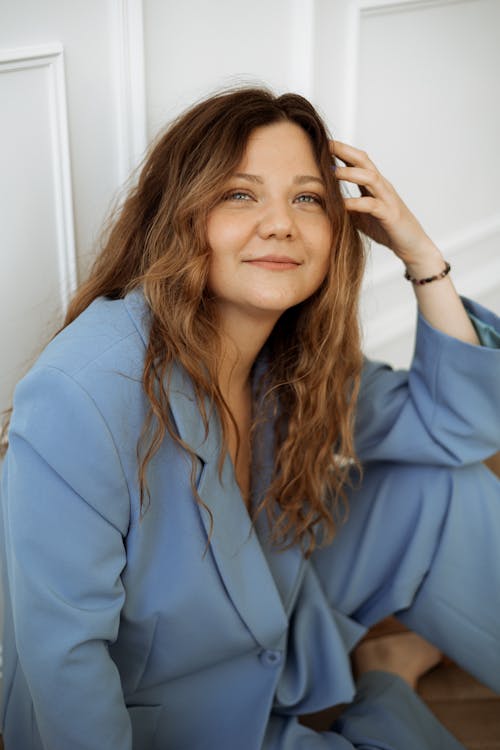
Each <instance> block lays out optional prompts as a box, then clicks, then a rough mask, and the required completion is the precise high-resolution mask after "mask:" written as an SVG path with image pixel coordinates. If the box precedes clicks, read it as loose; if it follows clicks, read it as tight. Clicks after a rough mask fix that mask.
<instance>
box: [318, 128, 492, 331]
mask: <svg viewBox="0 0 500 750" xmlns="http://www.w3.org/2000/svg"><path fill="white" fill-rule="evenodd" d="M331 144H332V146H331V148H332V154H333V155H335V156H337V157H339V158H340V159H341V160H342V161H344V162H345V164H346V165H347V166H345V167H342V166H340V165H336V167H335V176H336V178H337V179H340V180H347V181H348V182H354V183H355V184H357V185H358V186H359V188H360V191H361V197H359V198H346V199H345V205H346V208H347V209H348V211H351V212H352V214H353V219H354V223H355V225H356V226H357V228H358V229H359V230H360V231H362V232H363V233H364V234H366V235H367V236H368V237H370V238H371V239H373V240H375V242H378V243H380V244H382V245H385V246H386V247H388V248H390V249H391V250H392V251H393V252H394V254H395V255H396V256H397V257H398V258H400V260H401V261H402V262H403V263H404V265H405V266H406V271H407V273H408V275H409V276H410V277H411V278H412V279H417V280H420V279H426V278H429V277H432V276H437V275H438V274H440V273H441V272H442V271H443V270H444V269H445V264H446V262H445V260H444V258H443V256H442V255H441V252H440V251H439V249H438V248H437V247H436V245H435V244H434V243H433V242H432V240H431V239H430V237H429V236H428V235H427V234H426V233H425V232H424V230H423V228H422V226H421V225H420V223H419V222H418V220H417V219H416V217H415V216H414V215H413V214H412V213H411V211H410V210H409V208H408V207H407V206H406V204H405V203H404V202H403V201H402V200H401V198H400V196H399V195H398V193H397V192H396V190H395V189H394V187H393V186H392V185H391V183H390V182H389V181H388V180H386V179H385V177H383V175H381V174H380V172H379V171H378V169H377V168H376V166H375V164H374V163H373V162H372V161H371V159H370V158H369V157H368V155H367V154H366V153H365V152H364V151H360V150H359V149H357V148H354V147H353V146H349V145H347V144H346V143H340V142H339V141H335V142H334V141H332V142H331ZM412 286H413V288H414V291H415V295H416V298H417V302H418V307H419V310H420V312H421V314H422V315H423V316H424V318H425V319H426V320H427V322H428V323H430V324H431V325H432V326H433V327H434V328H436V329H437V330H439V331H442V332H443V333H446V334H447V335H448V336H453V337H454V338H456V339H459V340H461V341H465V342H466V343H468V344H476V345H477V344H479V343H480V342H479V339H478V337H477V335H476V332H475V330H474V327H473V325H472V323H471V322H470V320H469V317H468V316H467V313H466V311H465V309H464V306H463V304H462V302H461V300H460V297H459V296H458V294H457V292H456V291H455V288H454V286H453V283H452V281H451V279H450V276H449V275H447V276H445V277H444V278H441V279H439V280H436V281H433V282H431V283H426V284H412Z"/></svg>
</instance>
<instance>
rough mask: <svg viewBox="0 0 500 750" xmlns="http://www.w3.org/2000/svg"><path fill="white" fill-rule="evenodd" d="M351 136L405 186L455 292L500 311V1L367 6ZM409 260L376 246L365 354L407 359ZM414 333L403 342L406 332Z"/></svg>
mask: <svg viewBox="0 0 500 750" xmlns="http://www.w3.org/2000/svg"><path fill="white" fill-rule="evenodd" d="M361 6H362V8H363V7H364V8H365V10H364V11H363V10H362V11H361V19H360V28H359V33H360V37H359V45H358V54H359V61H358V85H357V106H356V128H355V133H354V138H355V141H356V143H357V145H359V146H360V147H361V148H364V149H366V150H367V151H368V152H369V154H370V155H371V156H372V158H373V159H374V161H375V162H376V163H377V165H378V166H379V167H380V169H381V170H382V172H383V173H384V174H385V175H386V176H387V177H388V178H389V179H390V180H391V181H392V182H393V183H394V184H395V185H396V186H397V188H398V189H399V191H400V192H401V194H402V196H403V197H404V198H405V200H406V201H407V203H408V204H409V206H410V207H411V208H412V210H413V211H414V213H415V214H416V215H417V216H418V218H419V219H420V220H421V222H422V223H423V225H424V227H425V229H426V231H427V232H428V233H429V234H430V236H431V237H432V238H433V239H434V241H435V242H436V243H437V244H438V245H439V246H440V247H441V248H442V250H443V253H444V254H445V256H446V257H447V258H448V259H449V260H450V262H451V263H452V266H453V277H454V279H455V280H456V283H457V286H458V288H459V290H460V291H461V292H463V293H465V294H470V295H471V296H475V297H476V298H477V299H479V301H481V300H482V299H484V300H485V301H486V296H488V299H491V298H492V297H493V299H495V294H494V292H495V289H496V291H497V295H496V304H495V305H494V306H495V308H496V309H497V310H499V309H500V275H499V269H498V262H499V261H498V258H499V253H498V247H499V244H500V243H499V240H500V231H499V230H500V210H499V204H498V174H499V173H500V150H499V148H498V133H499V132H500V89H499V87H498V72H499V71H500V44H499V41H500V3H498V2H497V1H496V0H461V2H455V1H453V0H448V1H447V2H445V1H443V0H441V2H431V1H430V0H426V1H422V2H418V0H416V1H414V2H412V1H410V2H400V3H394V2H382V0H366V2H364V3H362V4H361ZM400 276H401V264H400V263H399V262H398V261H397V260H395V259H394V257H393V256H392V254H391V253H390V252H388V251H387V250H385V249H382V248H379V247H376V246H375V247H374V248H373V258H372V260H371V263H370V268H369V273H368V274H367V280H366V286H367V293H366V295H365V300H364V310H365V314H364V320H365V331H366V342H367V349H368V351H369V352H370V353H372V354H376V355H379V356H383V354H384V353H386V352H387V351H388V350H389V349H390V350H391V351H393V352H394V342H391V338H392V337H395V338H396V339H398V340H400V341H404V342H408V343H406V344H405V345H404V346H403V347H401V349H400V354H399V356H398V357H397V358H396V359H397V360H398V364H407V362H408V358H409V354H410V352H411V348H412V343H411V342H412V335H411V329H412V327H413V324H414V318H415V314H414V304H413V301H412V300H411V295H408V293H407V291H406V290H405V289H404V288H403V285H404V283H405V282H403V281H399V279H400ZM404 332H406V335H405V333H404Z"/></svg>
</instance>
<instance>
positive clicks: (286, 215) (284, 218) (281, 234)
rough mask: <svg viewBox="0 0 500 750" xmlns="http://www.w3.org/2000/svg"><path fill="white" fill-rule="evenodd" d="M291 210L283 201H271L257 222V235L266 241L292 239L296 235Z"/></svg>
mask: <svg viewBox="0 0 500 750" xmlns="http://www.w3.org/2000/svg"><path fill="white" fill-rule="evenodd" d="M292 211H293V209H292V207H291V206H289V205H288V203H286V202H285V201H278V200H276V201H272V202H270V203H269V204H268V205H267V206H266V207H265V209H264V210H263V213H262V216H261V217H260V220H259V227H258V231H259V235H260V237H262V238H264V239H267V238H272V237H274V238H275V239H278V240H286V239H293V238H294V237H295V234H296V227H295V221H294V218H293V213H292Z"/></svg>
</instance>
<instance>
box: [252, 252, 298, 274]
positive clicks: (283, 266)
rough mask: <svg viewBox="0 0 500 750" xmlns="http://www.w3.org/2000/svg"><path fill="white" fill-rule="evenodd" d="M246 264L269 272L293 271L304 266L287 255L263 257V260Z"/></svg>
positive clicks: (255, 260)
mask: <svg viewBox="0 0 500 750" xmlns="http://www.w3.org/2000/svg"><path fill="white" fill-rule="evenodd" d="M244 263H248V264H249V265H251V266H258V268H265V269H267V270H268V271H291V270H293V269H295V268H298V267H299V266H300V265H302V264H301V263H300V262H299V261H298V260H294V259H293V258H289V257H288V256H287V255H263V256H262V257H261V258H254V259H250V260H245V261H244Z"/></svg>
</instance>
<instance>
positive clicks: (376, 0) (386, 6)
mask: <svg viewBox="0 0 500 750" xmlns="http://www.w3.org/2000/svg"><path fill="white" fill-rule="evenodd" d="M358 2H359V10H360V11H361V13H362V14H363V15H368V16H372V15H377V14H381V13H400V12H404V11H409V10H424V9H427V8H434V7H439V6H448V5H457V4H458V3H462V4H463V3H470V2H478V0H398V1H397V2H396V0H358Z"/></svg>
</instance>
